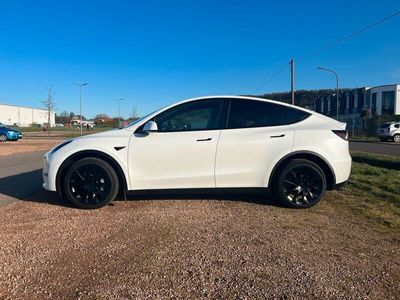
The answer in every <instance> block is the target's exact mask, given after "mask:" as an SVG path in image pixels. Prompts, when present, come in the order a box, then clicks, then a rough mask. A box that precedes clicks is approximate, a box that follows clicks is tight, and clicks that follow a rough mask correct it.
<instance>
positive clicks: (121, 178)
mask: <svg viewBox="0 0 400 300" xmlns="http://www.w3.org/2000/svg"><path fill="white" fill-rule="evenodd" d="M87 157H96V158H99V159H102V160H104V161H105V162H107V163H109V164H110V166H111V167H112V168H113V169H114V171H115V173H117V177H118V182H119V192H123V193H124V195H125V193H126V191H127V189H128V185H127V181H126V176H125V173H124V171H123V169H122V167H121V166H120V164H119V163H118V162H117V161H116V160H115V158H113V157H112V156H111V155H109V154H107V153H105V152H102V151H98V150H82V151H79V152H76V153H74V154H72V155H70V156H69V157H68V158H66V159H65V160H64V161H63V162H62V164H61V165H60V167H59V168H58V170H57V175H56V189H57V193H58V195H59V196H60V198H63V197H64V196H65V195H64V190H63V185H62V178H63V176H64V175H65V173H66V172H67V170H68V168H69V167H70V166H71V165H72V164H73V163H74V162H76V161H78V160H80V159H82V158H87Z"/></svg>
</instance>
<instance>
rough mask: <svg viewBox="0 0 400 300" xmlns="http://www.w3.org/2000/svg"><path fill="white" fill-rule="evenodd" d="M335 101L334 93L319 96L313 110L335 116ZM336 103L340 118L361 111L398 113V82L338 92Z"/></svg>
mask: <svg viewBox="0 0 400 300" xmlns="http://www.w3.org/2000/svg"><path fill="white" fill-rule="evenodd" d="M336 102H337V101H336V95H326V96H323V97H320V98H318V99H317V101H316V102H315V107H314V110H315V111H317V112H319V113H321V114H324V115H327V116H336V113H337V108H336ZM338 105H339V110H338V112H339V116H341V117H342V118H349V117H358V116H360V114H361V112H363V111H367V112H368V114H369V115H370V116H380V115H400V84H390V85H381V86H376V87H363V88H357V89H353V90H350V91H345V92H339V99H338Z"/></svg>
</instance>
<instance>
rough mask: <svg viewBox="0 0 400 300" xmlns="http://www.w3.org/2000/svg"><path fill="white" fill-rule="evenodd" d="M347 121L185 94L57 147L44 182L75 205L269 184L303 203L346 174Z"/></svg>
mask: <svg viewBox="0 0 400 300" xmlns="http://www.w3.org/2000/svg"><path fill="white" fill-rule="evenodd" d="M345 128H346V124H345V123H341V122H338V121H336V120H334V119H331V118H329V117H326V116H323V115H321V114H318V113H315V112H313V111H310V110H307V109H303V108H300V107H297V106H292V105H289V104H285V103H281V102H277V101H272V100H265V99H259V98H253V97H235V96H218V97H205V98H195V99H189V100H185V101H181V102H178V103H175V104H172V105H170V106H167V107H165V108H163V109H160V110H158V111H156V112H153V113H151V114H149V115H148V116H145V117H143V118H141V119H138V120H136V121H135V122H133V123H131V124H130V125H129V126H128V127H126V128H123V129H115V130H111V131H107V132H102V133H97V134H93V135H88V136H83V137H79V138H76V139H73V140H68V141H65V142H63V143H62V144H59V145H57V146H56V147H54V148H53V149H52V150H50V151H49V152H48V153H46V154H45V158H44V168H43V180H44V183H43V187H44V188H45V189H47V190H49V191H57V192H58V194H59V195H60V197H63V198H67V199H68V200H69V201H71V202H72V203H73V204H74V205H76V206H78V207H81V208H98V207H101V206H104V205H106V204H108V203H110V202H111V201H112V200H113V199H114V198H115V197H116V195H117V193H118V191H119V190H120V191H122V192H124V193H125V192H127V191H138V190H147V191H148V190H160V189H161V190H165V189H169V190H171V189H173V190H175V189H196V191H202V189H210V188H211V189H215V188H217V189H232V188H234V189H238V188H245V189H246V190H248V189H253V188H254V189H257V190H260V189H262V190H267V189H268V190H270V191H271V192H272V195H273V197H275V198H276V199H278V200H279V201H281V203H283V204H284V205H287V206H289V207H294V208H306V207H310V206H313V205H315V204H316V203H317V202H318V201H319V200H320V199H321V198H322V196H323V195H324V192H325V190H326V189H333V188H337V187H339V186H341V185H343V184H344V183H346V181H347V180H348V178H349V174H350V169H351V157H350V154H349V143H348V141H347V137H348V134H347V131H346V129H345Z"/></svg>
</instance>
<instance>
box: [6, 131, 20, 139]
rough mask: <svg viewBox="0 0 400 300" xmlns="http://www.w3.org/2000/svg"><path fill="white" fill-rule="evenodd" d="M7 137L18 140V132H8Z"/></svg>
mask: <svg viewBox="0 0 400 300" xmlns="http://www.w3.org/2000/svg"><path fill="white" fill-rule="evenodd" d="M7 139H8V140H10V141H15V140H18V133H16V132H8V134H7Z"/></svg>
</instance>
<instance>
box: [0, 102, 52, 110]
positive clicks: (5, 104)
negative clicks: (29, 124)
mask: <svg viewBox="0 0 400 300" xmlns="http://www.w3.org/2000/svg"><path fill="white" fill-rule="evenodd" d="M0 105H4V106H12V107H20V108H28V109H35V110H43V111H46V112H47V109H45V108H36V107H30V106H21V105H15V104H7V103H0ZM53 112H54V111H53Z"/></svg>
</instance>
